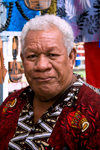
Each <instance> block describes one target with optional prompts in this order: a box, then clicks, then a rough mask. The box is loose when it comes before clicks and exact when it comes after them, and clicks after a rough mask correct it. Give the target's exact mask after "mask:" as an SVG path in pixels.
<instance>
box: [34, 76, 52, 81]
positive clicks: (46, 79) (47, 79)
mask: <svg viewBox="0 0 100 150" xmlns="http://www.w3.org/2000/svg"><path fill="white" fill-rule="evenodd" d="M53 78H54V77H36V78H33V79H34V80H36V81H37V82H48V81H51V80H52V79H53Z"/></svg>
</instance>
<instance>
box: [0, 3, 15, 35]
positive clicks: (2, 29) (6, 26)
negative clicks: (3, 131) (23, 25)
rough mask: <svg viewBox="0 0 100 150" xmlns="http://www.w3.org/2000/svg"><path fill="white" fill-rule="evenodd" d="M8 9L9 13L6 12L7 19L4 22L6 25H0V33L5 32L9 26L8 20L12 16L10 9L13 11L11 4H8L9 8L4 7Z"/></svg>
mask: <svg viewBox="0 0 100 150" xmlns="http://www.w3.org/2000/svg"><path fill="white" fill-rule="evenodd" d="M6 7H8V8H9V11H8V18H7V20H6V23H5V24H4V25H1V28H0V32H2V31H4V30H6V29H7V28H8V26H9V24H10V20H11V15H12V9H13V3H12V2H10V3H9V6H6Z"/></svg>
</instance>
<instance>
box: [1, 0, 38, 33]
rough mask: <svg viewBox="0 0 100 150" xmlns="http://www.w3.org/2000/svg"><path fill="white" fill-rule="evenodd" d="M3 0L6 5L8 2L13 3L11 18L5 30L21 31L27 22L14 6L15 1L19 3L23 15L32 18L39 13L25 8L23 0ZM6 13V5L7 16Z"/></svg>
mask: <svg viewBox="0 0 100 150" xmlns="http://www.w3.org/2000/svg"><path fill="white" fill-rule="evenodd" d="M3 2H4V3H5V5H6V6H9V3H10V2H12V3H13V8H12V14H11V20H10V24H9V26H8V28H7V29H6V30H7V31H21V30H22V28H23V26H24V24H25V23H26V22H27V20H26V19H25V18H24V17H23V16H22V15H21V13H20V12H19V10H18V8H17V6H16V2H18V3H19V5H20V6H21V8H22V10H23V12H24V14H25V16H27V17H28V18H29V19H31V18H34V17H35V16H36V15H40V11H34V10H30V9H29V8H27V7H26V5H25V3H24V0H3ZM8 13H9V7H7V16H8Z"/></svg>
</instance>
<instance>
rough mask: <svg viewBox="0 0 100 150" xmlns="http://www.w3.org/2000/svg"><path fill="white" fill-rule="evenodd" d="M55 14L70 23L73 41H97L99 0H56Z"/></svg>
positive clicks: (99, 24) (99, 20)
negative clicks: (73, 36)
mask: <svg viewBox="0 0 100 150" xmlns="http://www.w3.org/2000/svg"><path fill="white" fill-rule="evenodd" d="M57 15H58V16H60V17H61V18H64V19H65V20H66V21H68V22H69V23H70V24H71V26H72V28H73V30H74V35H75V42H82V41H83V42H93V41H99V37H100V1H99V0H57Z"/></svg>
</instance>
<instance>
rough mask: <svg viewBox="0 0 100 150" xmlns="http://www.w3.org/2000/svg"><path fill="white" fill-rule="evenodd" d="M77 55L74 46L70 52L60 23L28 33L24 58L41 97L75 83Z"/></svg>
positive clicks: (38, 95)
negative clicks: (74, 71) (74, 74)
mask: <svg viewBox="0 0 100 150" xmlns="http://www.w3.org/2000/svg"><path fill="white" fill-rule="evenodd" d="M75 57H76V54H75V51H73V50H72V52H71V54H70V56H68V54H67V50H66V47H65V46H64V43H63V36H62V33H61V32H60V31H59V30H58V29H57V28H56V27H50V28H48V29H47V30H44V31H43V30H40V31H32V30H31V31H29V32H28V33H27V35H26V38H25V44H24V53H23V54H21V58H22V61H23V66H24V71H25V75H26V78H27V80H28V82H29V85H30V86H31V88H32V89H33V91H34V92H35V95H36V96H37V97H38V98H39V99H41V100H48V99H50V98H52V97H54V96H56V95H58V94H59V93H61V92H63V91H64V90H65V89H66V88H67V87H68V86H69V85H70V84H71V82H72V80H73V64H74V61H75Z"/></svg>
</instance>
